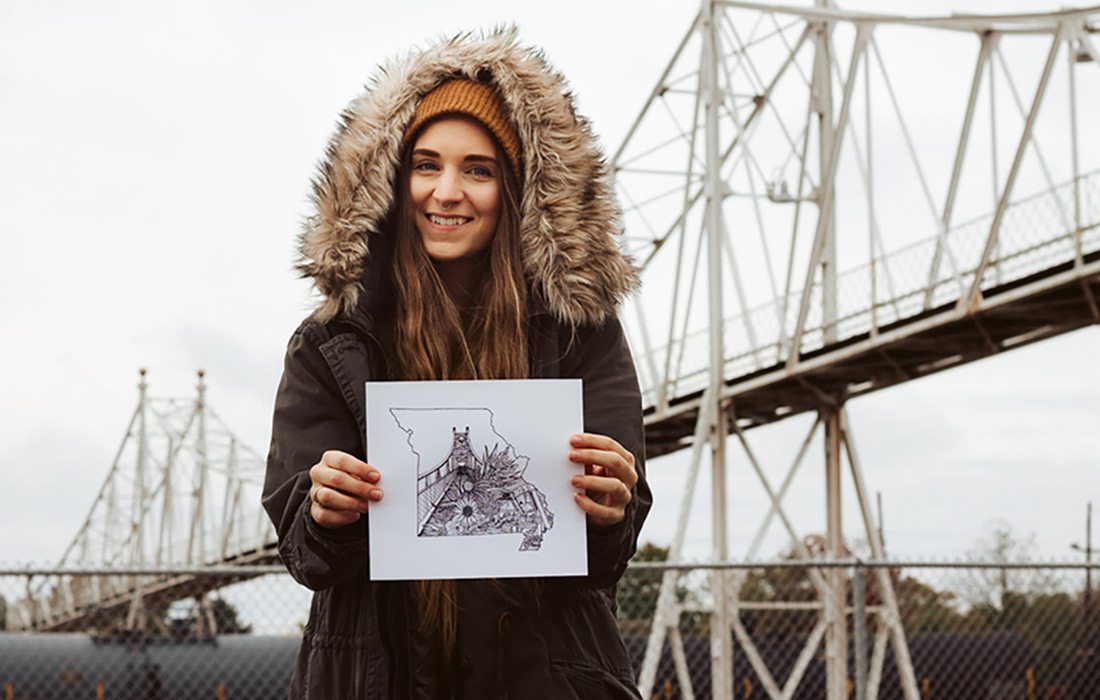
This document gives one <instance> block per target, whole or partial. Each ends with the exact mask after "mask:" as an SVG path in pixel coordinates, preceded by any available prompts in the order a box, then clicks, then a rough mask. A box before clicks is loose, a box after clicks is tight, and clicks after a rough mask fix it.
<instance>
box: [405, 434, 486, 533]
mask: <svg viewBox="0 0 1100 700" xmlns="http://www.w3.org/2000/svg"><path fill="white" fill-rule="evenodd" d="M451 436H452V437H451V451H450V452H449V453H448V454H447V456H446V457H444V458H443V460H441V461H440V463H439V464H437V465H435V466H434V467H432V468H431V469H430V470H429V471H427V472H423V473H421V474H418V475H417V479H416V512H417V532H418V534H425V530H424V529H425V527H426V526H427V524H428V521H429V520H430V519H431V517H432V514H433V513H435V510H436V506H438V505H439V503H440V502H441V501H442V500H443V497H444V496H446V494H447V491H448V490H449V489H450V487H451V485H452V483H454V481H455V478H456V477H458V478H459V482H460V487H461V486H462V485H469V488H468V489H465V490H472V489H473V484H474V482H475V481H476V480H477V479H478V477H479V475H480V472H481V469H479V467H478V459H477V456H476V455H475V454H474V451H473V448H471V447H470V426H466V429H465V430H463V431H462V432H461V433H460V432H458V428H457V427H456V426H452V427H451Z"/></svg>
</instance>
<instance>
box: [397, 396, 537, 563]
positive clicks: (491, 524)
mask: <svg viewBox="0 0 1100 700" xmlns="http://www.w3.org/2000/svg"><path fill="white" fill-rule="evenodd" d="M440 411H443V412H445V413H446V415H447V417H449V418H451V419H452V421H453V420H455V419H456V418H457V419H461V423H460V424H453V425H451V429H450V434H449V438H450V446H449V448H448V449H447V452H446V454H445V455H443V456H442V457H440V456H439V454H438V448H437V449H436V454H434V455H433V454H431V453H430V452H429V451H427V450H426V449H425V448H426V447H427V446H428V445H436V446H438V445H439V444H440V441H439V440H438V439H435V440H427V439H424V438H425V432H426V431H428V430H434V431H436V432H438V431H439V428H440V423H439V420H438V416H437V415H436V414H437V413H439V412H440ZM390 414H391V415H392V416H393V419H394V420H395V421H396V422H397V425H398V426H399V427H400V428H401V429H402V430H403V431H405V433H406V434H407V435H408V444H409V450H410V451H411V452H412V453H413V454H414V455H416V458H417V469H416V513H417V522H416V534H417V536H418V537H471V536H489V535H502V534H520V535H522V537H523V539H522V541H521V542H520V544H519V549H520V550H521V551H532V550H538V549H539V548H540V547H541V546H542V539H543V535H544V534H545V533H546V531H547V530H550V529H551V528H553V527H554V513H553V512H552V511H551V510H550V507H549V505H548V504H547V501H546V495H545V494H544V493H543V492H542V491H540V490H539V488H538V487H537V486H536V485H535V484H534V483H532V482H531V481H529V480H528V479H526V478H525V477H524V474H525V473H526V471H527V465H528V463H529V462H530V457H529V456H527V455H524V454H519V453H518V452H517V450H516V448H515V446H514V445H512V444H511V443H510V442H509V441H508V440H507V438H505V437H504V436H503V435H501V434H500V433H499V432H498V431H497V430H496V428H495V426H494V424H493V412H492V411H491V410H490V409H488V408H484V407H478V408H469V409H457V410H456V409H437V408H428V409H418V408H391V409H390ZM460 425H461V427H460ZM471 426H474V431H473V433H472V434H471ZM431 437H434V438H438V436H436V435H433V436H431ZM479 438H480V439H479ZM425 443H427V444H425Z"/></svg>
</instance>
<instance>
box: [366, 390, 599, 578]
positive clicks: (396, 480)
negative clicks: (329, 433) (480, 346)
mask: <svg viewBox="0 0 1100 700" xmlns="http://www.w3.org/2000/svg"><path fill="white" fill-rule="evenodd" d="M365 397H366V426H365V428H366V443H367V461H368V462H370V463H371V464H372V465H373V466H375V467H377V468H378V470H379V472H380V473H381V474H382V480H381V482H380V483H381V484H382V487H383V489H384V490H385V494H386V495H385V498H383V499H382V500H381V501H380V502H378V503H375V504H372V505H371V507H370V509H369V510H368V512H367V521H368V522H367V525H368V535H369V539H370V575H371V578H373V579H375V580H394V579H423V578H495V577H507V576H579V575H584V574H586V573H587V572H588V551H587V549H588V547H587V537H586V527H585V518H584V511H582V510H581V509H580V507H579V506H578V505H577V503H576V501H575V500H574V494H575V493H576V489H575V488H574V487H573V486H572V485H571V483H570V479H571V478H572V476H573V475H574V474H577V473H581V472H582V471H583V467H582V466H581V465H578V464H573V463H572V462H570V461H569V437H570V436H571V435H573V434H575V433H578V432H581V431H582V430H583V426H584V419H583V411H582V386H581V382H580V380H576V379H564V380H563V379H553V380H546V379H533V380H529V379H525V380H490V381H446V382H368V383H367V385H366V392H365Z"/></svg>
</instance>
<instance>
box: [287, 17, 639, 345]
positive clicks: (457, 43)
mask: <svg viewBox="0 0 1100 700" xmlns="http://www.w3.org/2000/svg"><path fill="white" fill-rule="evenodd" d="M460 76H461V77H467V78H469V79H472V80H480V81H483V82H484V81H486V80H487V79H488V80H491V82H492V84H493V85H495V87H496V89H497V91H498V92H499V93H500V96H501V98H502V99H503V101H504V103H505V105H506V106H507V108H508V109H509V111H510V112H511V115H512V120H513V121H514V122H515V125H516V129H517V131H518V133H519V136H520V140H521V141H522V159H523V167H524V172H523V174H522V180H523V200H522V204H521V219H520V221H521V224H520V229H521V233H520V237H521V247H522V255H523V265H524V269H525V272H526V274H527V277H528V278H529V279H530V280H531V282H532V286H533V291H534V293H535V294H536V295H538V297H539V298H540V299H541V300H542V302H543V303H544V304H545V305H546V307H547V308H548V309H549V310H550V312H551V313H553V314H554V316H556V317H557V318H558V319H559V320H561V321H563V322H565V323H568V324H570V325H576V324H580V323H598V322H600V321H602V320H603V319H604V318H606V317H607V316H608V315H609V314H611V313H613V312H614V310H615V307H616V306H617V304H618V303H619V301H621V299H622V298H623V296H625V295H626V294H628V293H630V292H631V291H633V289H634V288H635V287H636V286H637V283H638V279H637V272H636V270H635V268H634V267H633V265H632V263H631V261H630V260H629V259H628V258H627V257H626V256H625V255H624V254H623V253H622V252H621V251H620V249H619V247H618V245H617V241H616V239H617V237H618V234H619V233H621V230H622V224H621V213H620V210H619V207H618V204H617V203H616V202H615V199H614V196H613V193H612V186H611V178H610V175H609V173H608V168H607V166H606V163H605V161H604V157H603V154H602V152H601V150H600V147H599V145H598V144H597V143H596V141H595V139H594V137H593V135H592V131H591V129H590V127H589V124H588V122H587V120H585V119H584V118H583V117H579V116H577V114H576V112H575V110H574V106H573V98H572V95H571V93H570V92H569V88H568V85H567V84H566V82H565V79H564V78H563V77H562V76H561V75H560V74H559V73H557V72H556V71H555V70H554V69H553V68H552V67H551V66H550V65H549V64H548V62H547V61H546V59H545V57H544V56H543V55H542V53H541V52H540V51H538V50H535V49H532V48H529V47H523V46H520V45H519V43H518V38H517V32H516V30H515V29H514V28H509V29H501V30H497V31H494V32H492V33H489V34H485V35H472V34H464V35H461V36H458V37H455V38H453V39H451V40H449V41H444V42H441V43H438V44H436V45H434V46H432V47H430V48H428V49H426V50H424V51H421V52H417V53H415V54H411V55H409V56H407V57H405V58H403V59H399V60H394V61H391V62H390V63H388V64H385V65H383V66H382V67H381V68H380V69H379V71H378V72H377V73H376V75H375V76H374V77H373V79H372V80H371V81H370V82H369V83H368V85H367V89H366V92H365V93H364V94H363V95H362V96H360V97H358V98H357V99H355V100H354V101H353V102H352V103H351V104H350V105H349V106H348V107H347V108H346V109H345V111H344V113H343V114H342V115H341V119H340V124H339V127H338V129H337V131H336V134H335V135H334V136H333V138H332V140H331V141H330V142H329V145H328V148H327V151H326V157H325V160H324V162H323V163H322V164H321V166H320V172H319V173H318V175H317V176H316V177H315V179H314V181H313V194H312V199H313V204H314V207H315V210H314V212H313V214H312V215H311V216H310V217H309V218H308V219H307V220H306V223H305V227H304V230H303V231H302V234H301V236H300V240H299V252H300V254H301V259H300V261H299V263H298V269H299V270H300V271H301V272H302V274H303V276H309V277H312V278H313V281H314V285H315V286H316V287H317V289H318V291H320V292H321V294H322V295H323V296H324V300H323V301H322V303H321V306H320V307H319V308H318V309H317V311H316V312H315V314H316V316H317V317H318V318H319V319H320V320H322V321H327V320H329V319H331V318H333V317H334V316H336V315H338V314H341V313H345V314H346V313H350V312H351V311H352V310H353V309H354V308H355V307H356V305H357V304H358V303H359V301H360V296H361V295H362V292H363V288H362V276H363V269H364V267H365V264H366V261H367V257H368V255H369V251H370V248H371V246H372V242H371V239H372V237H374V236H377V235H379V234H380V233H381V231H380V229H381V227H382V224H383V221H384V219H385V218H386V216H387V214H388V212H389V210H390V207H391V205H392V203H393V200H394V190H395V183H394V180H395V178H396V175H397V171H398V167H399V164H400V158H401V140H402V136H403V135H404V132H405V129H406V127H407V125H408V124H409V123H410V122H411V121H412V118H413V114H414V112H415V111H416V106H417V104H418V103H419V102H420V100H421V98H422V97H423V96H424V95H426V94H427V93H428V92H430V91H431V90H432V88H434V87H435V86H436V85H438V84H440V83H441V82H444V81H445V80H447V79H450V78H454V77H460Z"/></svg>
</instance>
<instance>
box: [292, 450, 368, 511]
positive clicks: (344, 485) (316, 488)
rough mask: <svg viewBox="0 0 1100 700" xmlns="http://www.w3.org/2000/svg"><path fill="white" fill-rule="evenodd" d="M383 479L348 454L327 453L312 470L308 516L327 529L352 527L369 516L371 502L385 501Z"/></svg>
mask: <svg viewBox="0 0 1100 700" xmlns="http://www.w3.org/2000/svg"><path fill="white" fill-rule="evenodd" d="M381 479H382V475H381V474H380V473H379V471H378V470H377V469H375V468H374V467H372V466H371V465H369V464H367V463H366V462H364V461H362V460H360V459H356V458H355V457H352V456H351V455H349V454H348V453H347V452H340V451H339V450H328V451H327V452H325V453H324V454H323V455H321V461H320V462H318V463H317V464H314V465H313V466H312V467H311V468H310V470H309V480H310V482H311V484H312V485H311V486H310V487H309V504H310V505H309V514H310V516H312V517H313V521H314V522H315V523H317V524H318V525H320V526H321V527H325V528H330V529H334V528H338V527H344V526H345V525H351V524H352V523H354V522H355V521H357V520H359V518H360V517H362V515H363V513H366V512H367V506H368V505H369V504H370V503H371V502H372V501H375V502H377V501H381V500H382V489H380V488H378V482H379V481H380V480H381Z"/></svg>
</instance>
